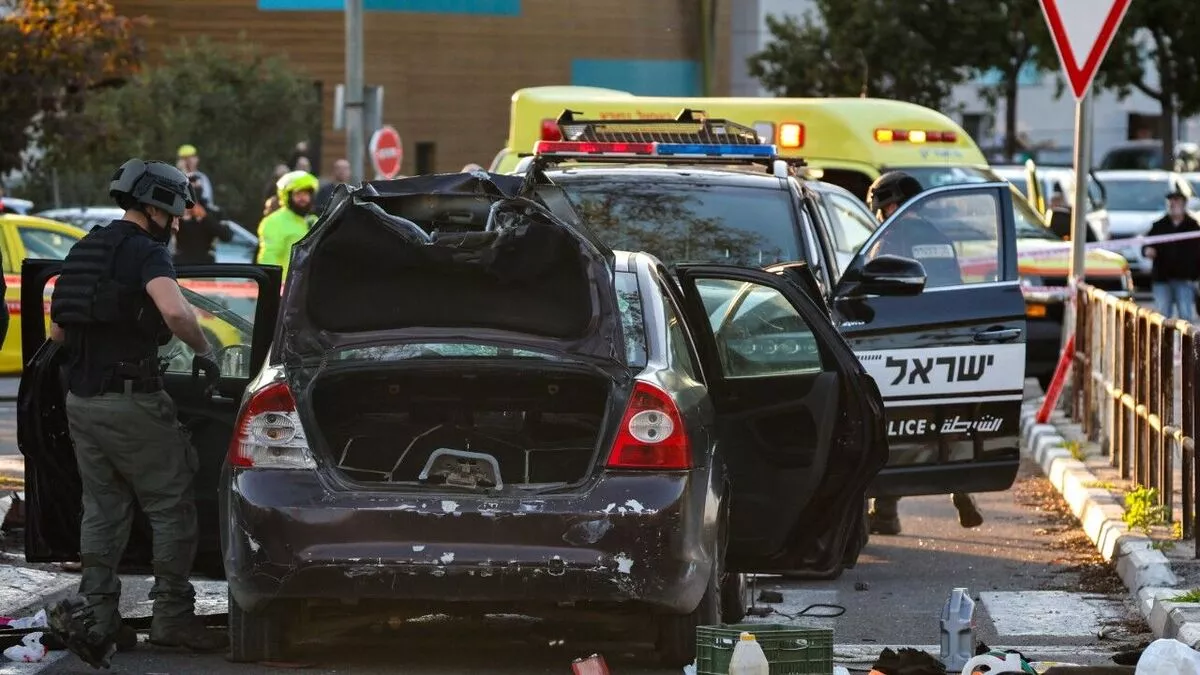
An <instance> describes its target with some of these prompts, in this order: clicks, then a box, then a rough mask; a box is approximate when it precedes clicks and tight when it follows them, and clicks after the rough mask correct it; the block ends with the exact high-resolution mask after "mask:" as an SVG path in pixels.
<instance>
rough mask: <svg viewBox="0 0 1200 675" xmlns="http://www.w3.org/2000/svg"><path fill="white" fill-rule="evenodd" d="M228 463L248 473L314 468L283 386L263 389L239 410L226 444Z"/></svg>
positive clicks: (306, 442)
mask: <svg viewBox="0 0 1200 675" xmlns="http://www.w3.org/2000/svg"><path fill="white" fill-rule="evenodd" d="M229 463H230V464H231V465H233V466H237V467H242V468H252V469H312V468H314V467H316V462H314V461H313V457H312V452H311V451H310V450H309V449H308V439H307V437H305V435H304V427H302V426H301V425H300V416H299V415H297V414H296V401H295V400H294V399H293V398H292V392H291V390H290V389H288V386H287V384H286V383H284V382H275V383H273V384H269V385H267V386H266V387H263V388H262V389H260V390H258V391H256V392H254V393H253V394H252V395H251V396H250V400H248V401H246V403H245V405H243V406H242V410H241V413H240V414H239V415H238V421H237V425H236V426H235V427H234V434H233V441H232V442H230V444H229Z"/></svg>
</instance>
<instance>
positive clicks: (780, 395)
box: [675, 265, 887, 574]
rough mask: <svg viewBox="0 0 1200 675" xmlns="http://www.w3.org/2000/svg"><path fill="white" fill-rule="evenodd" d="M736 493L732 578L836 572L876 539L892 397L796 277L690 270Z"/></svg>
mask: <svg viewBox="0 0 1200 675" xmlns="http://www.w3.org/2000/svg"><path fill="white" fill-rule="evenodd" d="M675 271H676V275H677V277H678V279H679V282H680V284H681V286H682V288H683V291H684V296H685V300H686V303H685V304H686V314H687V321H688V324H689V328H690V329H691V331H692V334H693V335H694V336H696V338H697V348H698V350H699V352H700V358H701V362H702V367H703V368H704V370H705V373H706V376H707V381H708V382H709V393H710V396H711V397H712V399H713V403H714V406H715V409H716V415H717V433H718V443H719V445H720V447H721V452H720V458H721V460H723V461H724V462H725V465H726V469H727V472H728V476H729V480H730V488H731V500H730V527H729V530H730V540H729V546H728V553H727V560H726V562H727V564H728V566H729V569H730V570H731V571H739V572H769V571H809V572H814V573H818V574H836V573H837V571H839V570H840V569H841V568H842V566H843V565H853V563H854V561H855V560H856V559H857V557H858V553H859V551H860V550H861V548H862V546H863V545H864V544H865V542H866V536H865V534H866V533H865V529H864V527H863V518H864V509H863V504H864V499H865V493H866V490H867V486H868V485H869V484H870V482H871V480H872V479H874V477H875V474H876V473H877V472H878V471H879V469H880V468H882V466H883V464H884V462H885V459H886V456H887V445H886V437H885V432H884V428H883V424H882V410H883V406H882V401H881V399H880V396H879V392H878V389H877V388H876V386H875V383H874V381H873V380H872V379H871V377H870V376H869V375H868V374H867V373H866V371H865V370H863V368H862V366H861V364H859V362H858V360H857V359H856V358H855V357H854V354H853V352H851V350H850V348H849V346H848V345H847V344H846V342H845V341H844V340H843V339H842V337H841V336H840V335H839V334H838V333H837V331H836V330H835V328H834V326H833V324H832V323H831V322H830V320H829V316H828V314H827V313H826V312H825V311H824V310H823V309H822V308H820V307H819V306H818V305H817V304H816V302H814V301H813V299H812V298H811V297H810V295H809V292H808V289H807V288H806V287H805V285H803V284H801V283H798V282H797V281H796V275H800V274H809V275H811V273H810V272H808V271H807V270H795V269H793V270H791V271H790V272H789V273H787V274H776V273H771V272H767V271H762V270H756V269H750V268H744V267H732V266H722V265H680V266H678V267H677V268H676V270H675Z"/></svg>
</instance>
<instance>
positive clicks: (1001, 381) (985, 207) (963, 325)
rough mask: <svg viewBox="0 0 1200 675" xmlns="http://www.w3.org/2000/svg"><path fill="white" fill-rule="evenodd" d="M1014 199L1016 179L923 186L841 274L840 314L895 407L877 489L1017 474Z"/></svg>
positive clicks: (1001, 481)
mask: <svg viewBox="0 0 1200 675" xmlns="http://www.w3.org/2000/svg"><path fill="white" fill-rule="evenodd" d="M1011 195H1012V193H1011V191H1010V189H1009V187H1008V184H1007V183H988V184H972V185H955V186H947V187H940V188H934V189H930V190H927V191H925V192H923V193H921V194H920V195H918V196H917V197H915V198H913V199H911V200H909V202H908V203H906V204H904V205H903V206H902V207H901V208H900V209H899V210H898V211H896V213H894V214H893V215H892V217H891V218H890V219H888V220H887V221H886V222H885V223H883V225H881V226H880V227H879V229H877V230H876V231H875V233H874V234H873V235H872V236H871V237H870V238H869V239H868V240H867V241H866V243H865V244H864V245H863V246H862V248H861V249H859V251H858V253H857V254H856V256H855V257H854V259H853V260H851V262H850V264H849V266H848V267H847V268H846V272H845V273H844V274H843V275H842V278H841V279H840V281H839V282H838V285H837V288H836V290H835V292H834V303H833V304H834V307H833V310H834V319H835V321H836V322H837V323H838V328H839V330H840V332H841V333H842V335H843V336H844V337H845V338H846V340H847V341H848V342H849V343H850V345H851V347H852V348H853V349H854V352H855V354H856V355H857V356H858V358H859V360H860V361H861V362H862V364H863V366H864V367H865V368H866V370H867V372H868V373H870V374H871V375H872V376H873V377H874V378H875V381H876V383H877V384H878V385H879V389H880V391H881V393H882V394H883V398H884V406H885V409H886V416H887V430H888V444H889V446H890V452H889V459H888V465H887V467H886V468H885V469H884V470H883V471H882V472H881V473H880V474H879V476H878V477H877V478H876V480H875V483H874V484H873V486H872V490H871V494H872V496H904V495H923V494H946V493H951V492H988V491H995V490H1005V489H1008V487H1010V486H1011V485H1012V482H1013V480H1014V479H1015V478H1016V473H1017V465H1018V462H1019V453H1018V437H1019V426H1020V422H1019V417H1020V410H1021V399H1022V393H1023V391H1024V385H1025V337H1026V330H1025V301H1024V298H1023V296H1022V294H1021V289H1020V286H1019V280H1018V276H1017V248H1016V226H1015V223H1014V216H1013V205H1012V196H1011ZM913 260H916V261H917V262H919V263H920V265H915V264H913V262H912V261H913ZM922 277H924V280H923V283H922Z"/></svg>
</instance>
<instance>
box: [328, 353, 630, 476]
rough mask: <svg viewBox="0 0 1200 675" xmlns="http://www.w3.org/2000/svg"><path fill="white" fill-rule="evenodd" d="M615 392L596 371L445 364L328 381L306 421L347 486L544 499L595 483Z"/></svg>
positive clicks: (334, 374)
mask: <svg viewBox="0 0 1200 675" xmlns="http://www.w3.org/2000/svg"><path fill="white" fill-rule="evenodd" d="M612 388H613V384H612V382H611V381H610V380H609V379H608V378H607V377H605V376H603V375H600V374H599V373H597V372H596V371H594V370H591V369H588V370H576V369H573V368H572V367H570V366H562V365H549V364H536V365H533V364H525V363H519V364H517V363H509V364H495V365H484V366H481V365H480V364H479V362H478V361H474V362H473V365H469V364H466V363H463V364H448V363H446V362H444V361H442V362H440V363H437V364H436V365H435V364H432V363H427V364H421V365H420V366H413V365H408V366H405V367H395V368H389V369H386V370H383V369H379V368H374V369H372V370H370V371H364V370H361V369H357V368H356V369H351V370H343V371H340V372H339V371H337V370H332V371H326V372H325V373H323V374H321V375H320V376H318V377H317V379H316V380H315V382H314V384H313V388H312V391H311V394H310V396H311V399H310V400H311V407H310V410H311V415H312V421H314V422H315V423H316V424H315V426H316V427H317V429H318V430H319V433H320V436H321V438H322V440H323V441H324V442H323V444H322V446H323V449H324V451H325V452H327V453H328V454H329V460H330V463H331V464H332V465H333V466H334V467H336V468H335V471H338V472H340V473H341V475H342V477H343V478H344V479H346V480H348V481H350V482H352V483H358V484H365V485H373V486H378V485H380V484H398V485H406V486H411V487H429V488H437V489H447V488H449V489H466V490H486V491H496V490H499V491H503V490H506V489H513V490H526V489H529V490H533V489H547V488H554V487H563V486H567V485H570V484H573V483H577V482H580V481H582V480H584V479H585V478H587V477H588V475H589V474H590V473H591V470H592V467H593V466H595V465H596V463H597V457H598V452H599V449H600V448H602V447H604V444H605V442H606V440H607V439H605V438H604V433H603V430H604V429H605V428H606V425H605V424H604V420H605V418H606V415H607V414H608V410H609V407H610V394H611V391H612Z"/></svg>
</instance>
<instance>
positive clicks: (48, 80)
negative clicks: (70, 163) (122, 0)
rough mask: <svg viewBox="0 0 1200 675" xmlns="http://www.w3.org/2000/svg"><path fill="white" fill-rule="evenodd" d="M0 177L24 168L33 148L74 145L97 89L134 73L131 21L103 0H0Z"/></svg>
mask: <svg viewBox="0 0 1200 675" xmlns="http://www.w3.org/2000/svg"><path fill="white" fill-rule="evenodd" d="M0 13H2V14H3V17H2V18H0V91H3V92H4V95H3V96H0V174H4V173H8V172H10V171H13V170H20V169H23V168H26V165H27V164H28V161H27V160H29V161H32V160H31V154H32V153H29V152H28V150H29V149H30V147H31V144H34V143H39V142H40V143H41V144H43V145H44V144H47V143H49V144H55V143H57V144H60V145H63V146H68V145H71V144H73V143H75V142H78V141H79V140H81V139H83V138H85V137H87V136H88V135H89V133H90V130H89V129H87V128H86V127H84V126H82V125H80V124H77V123H76V122H75V120H74V118H75V114H74V113H76V112H78V110H79V109H80V107H81V106H82V104H83V102H84V101H85V100H86V98H87V97H88V96H90V95H91V94H92V93H93V92H94V91H95V90H96V89H97V88H101V87H107V86H113V85H119V84H120V83H122V82H123V81H124V79H125V78H126V77H127V76H129V75H131V74H132V73H134V72H135V71H136V70H137V66H138V62H139V60H140V58H141V55H142V44H141V42H140V41H139V40H138V39H137V38H136V36H135V35H134V33H133V28H134V22H133V21H131V20H129V19H126V18H124V17H121V16H118V15H117V13H116V11H115V10H114V9H113V7H112V5H111V4H110V3H108V2H106V1H104V0H90V1H85V0H0Z"/></svg>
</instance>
